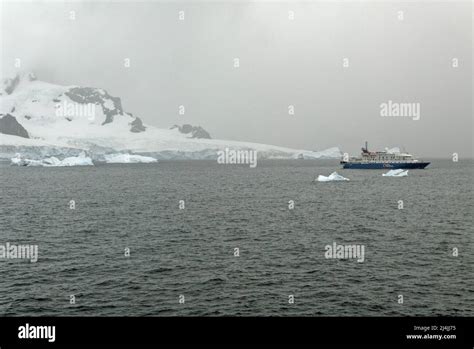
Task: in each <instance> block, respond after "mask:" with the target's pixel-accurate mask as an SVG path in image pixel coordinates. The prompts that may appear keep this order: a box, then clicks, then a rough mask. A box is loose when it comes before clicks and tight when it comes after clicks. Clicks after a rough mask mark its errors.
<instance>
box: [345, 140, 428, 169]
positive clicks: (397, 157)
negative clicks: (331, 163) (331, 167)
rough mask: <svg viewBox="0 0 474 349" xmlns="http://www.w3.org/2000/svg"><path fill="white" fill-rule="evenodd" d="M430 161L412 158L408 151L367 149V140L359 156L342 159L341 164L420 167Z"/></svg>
mask: <svg viewBox="0 0 474 349" xmlns="http://www.w3.org/2000/svg"><path fill="white" fill-rule="evenodd" d="M429 164H430V163H429V162H425V161H421V160H417V159H413V156H412V155H411V154H408V153H388V152H386V151H375V152H372V151H369V148H368V146H367V142H365V148H362V154H361V157H360V158H354V157H351V158H349V159H343V160H342V161H341V165H343V168H349V169H398V168H403V169H418V168H419V169H422V168H425V167H426V166H428V165H429Z"/></svg>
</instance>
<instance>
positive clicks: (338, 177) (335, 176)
mask: <svg viewBox="0 0 474 349" xmlns="http://www.w3.org/2000/svg"><path fill="white" fill-rule="evenodd" d="M348 180H349V179H348V178H345V177H342V176H341V175H339V174H338V173H337V172H333V173H331V174H330V175H329V176H327V177H326V176H322V175H319V176H318V179H317V181H318V182H332V181H348Z"/></svg>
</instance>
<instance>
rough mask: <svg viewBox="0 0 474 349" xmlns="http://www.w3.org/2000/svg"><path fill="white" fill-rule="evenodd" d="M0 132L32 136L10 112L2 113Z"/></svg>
mask: <svg viewBox="0 0 474 349" xmlns="http://www.w3.org/2000/svg"><path fill="white" fill-rule="evenodd" d="M0 133H3V134H6V135H12V136H18V137H23V138H30V136H29V135H28V132H27V131H26V130H25V128H24V127H23V126H21V124H20V123H19V122H18V121H17V120H16V118H15V117H14V116H12V115H10V114H6V115H0Z"/></svg>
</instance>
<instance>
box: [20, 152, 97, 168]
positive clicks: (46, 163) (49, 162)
mask: <svg viewBox="0 0 474 349" xmlns="http://www.w3.org/2000/svg"><path fill="white" fill-rule="evenodd" d="M11 164H12V165H16V166H43V167H68V166H94V163H93V162H92V159H91V158H90V157H88V156H86V154H85V153H84V152H82V153H80V154H79V155H78V156H70V157H67V158H65V159H64V160H59V159H58V158H56V157H54V156H52V157H49V158H45V159H42V160H32V159H26V158H22V156H21V155H20V154H16V155H15V157H13V158H12V159H11Z"/></svg>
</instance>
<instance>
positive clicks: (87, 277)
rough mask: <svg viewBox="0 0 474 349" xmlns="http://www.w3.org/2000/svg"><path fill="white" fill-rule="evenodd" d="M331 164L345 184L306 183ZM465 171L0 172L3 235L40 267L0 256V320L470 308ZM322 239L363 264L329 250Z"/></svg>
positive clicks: (1, 239) (470, 311) (449, 166)
mask: <svg viewBox="0 0 474 349" xmlns="http://www.w3.org/2000/svg"><path fill="white" fill-rule="evenodd" d="M334 170H337V171H338V172H339V173H340V174H342V175H343V176H345V177H348V178H350V179H351V181H350V182H339V183H318V182H315V181H314V179H315V177H317V175H318V174H324V175H329V174H330V173H331V172H332V171H334ZM473 170H474V163H473V162H472V161H460V162H458V163H453V162H451V161H448V160H433V163H432V164H431V165H430V166H429V167H428V168H427V169H426V170H414V171H410V172H409V176H408V177H405V178H386V177H382V176H381V173H382V171H374V170H373V171H363V170H362V171H361V170H341V169H339V166H338V163H337V161H266V162H264V161H261V162H259V164H258V166H257V168H255V169H251V168H249V167H248V166H235V165H218V164H217V163H215V162H210V161H209V162H208V161H183V162H160V163H158V164H136V165H102V166H101V165H99V166H96V167H82V168H81V167H76V168H26V167H10V166H8V165H1V166H0V175H1V196H0V244H5V243H6V242H10V243H12V244H13V243H15V244H37V245H38V246H39V260H38V262H37V263H30V262H29V261H25V260H5V259H3V260H0V275H1V279H2V282H1V283H0V314H2V315H42V316H46V315H86V316H89V315H104V316H111V315H118V316H127V315H147V316H160V315H269V316H275V315H278V316H288V315H302V316H310V315H311V316H318V315H321V316H322V315H327V316H337V315H339V316H349V315H353V316H359V315H368V316H375V315H395V316H397V315H415V316H416V315H462V316H474V247H473V241H474V239H473V234H474V231H473V211H474V206H473V177H474V176H473ZM70 200H75V202H76V209H75V210H71V209H70V208H69V201H70ZM179 200H185V209H184V210H180V209H179V207H178V202H179ZM289 200H294V202H295V208H294V210H289V209H288V201H289ZM398 200H403V202H404V209H403V210H399V209H398V203H397V202H398ZM333 242H336V243H338V244H363V245H365V261H364V262H363V263H358V262H357V261H356V260H355V259H346V260H338V259H326V258H325V256H324V253H325V249H324V248H325V246H326V245H328V244H332V243H333ZM127 247H128V248H130V253H131V255H130V257H125V255H124V250H125V248H127ZM454 247H457V248H458V249H459V256H458V257H453V256H452V249H453V248H454ZM234 248H239V250H240V256H239V257H234ZM72 294H74V295H75V297H76V304H75V305H71V304H70V302H69V300H70V298H69V297H70V295H72ZM290 294H291V295H294V297H295V303H294V304H289V303H288V295H290ZM399 294H402V295H403V297H404V304H398V303H397V296H398V295H399ZM180 295H184V296H185V303H184V304H180V303H179V302H178V299H179V296H180Z"/></svg>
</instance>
